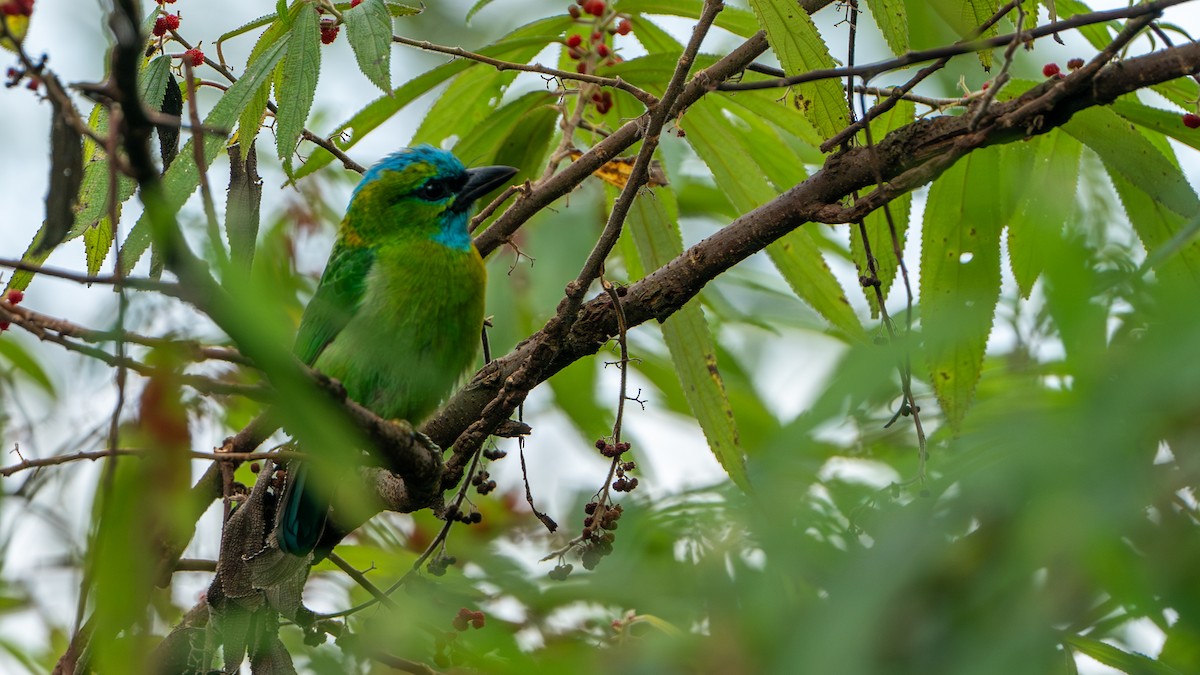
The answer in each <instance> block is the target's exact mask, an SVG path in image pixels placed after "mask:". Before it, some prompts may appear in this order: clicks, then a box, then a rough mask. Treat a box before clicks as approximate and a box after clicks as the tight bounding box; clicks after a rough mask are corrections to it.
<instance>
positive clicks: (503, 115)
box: [454, 91, 555, 164]
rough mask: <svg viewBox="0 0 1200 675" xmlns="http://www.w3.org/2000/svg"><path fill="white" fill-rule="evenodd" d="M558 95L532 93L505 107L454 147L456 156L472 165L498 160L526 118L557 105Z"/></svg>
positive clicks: (544, 92) (476, 127)
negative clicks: (516, 129) (539, 109)
mask: <svg viewBox="0 0 1200 675" xmlns="http://www.w3.org/2000/svg"><path fill="white" fill-rule="evenodd" d="M554 100H555V95H554V94H553V93H552V92H548V91H531V92H529V93H528V94H525V95H524V96H521V97H519V98H517V99H516V100H514V101H512V102H511V103H508V104H507V105H504V106H501V107H500V109H499V110H497V111H496V112H495V113H493V114H492V115H491V117H489V118H488V120H487V121H486V122H484V123H483V124H480V125H477V126H475V127H474V128H473V129H471V131H470V133H468V134H467V135H466V136H463V137H462V138H461V139H459V141H458V143H455V145H454V154H456V155H458V156H459V157H462V158H463V159H464V161H467V162H470V163H471V164H476V163H482V162H489V161H492V159H491V158H493V157H495V156H496V152H497V151H499V149H500V147H501V145H503V143H504V141H505V139H507V138H508V136H509V134H511V133H512V131H513V129H514V128H515V127H516V126H517V125H518V124H519V123H520V122H521V120H522V118H524V117H525V116H526V115H529V114H532V113H533V112H534V111H535V110H537V109H538V108H539V107H541V106H546V105H550V104H552V103H553V102H554Z"/></svg>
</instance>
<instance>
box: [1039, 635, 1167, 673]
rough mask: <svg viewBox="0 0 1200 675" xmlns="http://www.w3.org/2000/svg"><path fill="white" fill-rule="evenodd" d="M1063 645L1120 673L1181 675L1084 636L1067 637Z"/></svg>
mask: <svg viewBox="0 0 1200 675" xmlns="http://www.w3.org/2000/svg"><path fill="white" fill-rule="evenodd" d="M1063 643H1065V644H1067V645H1070V646H1071V647H1072V648H1073V649H1075V650H1076V651H1078V652H1080V653H1081V654H1087V655H1088V656H1090V657H1092V658H1093V659H1096V660H1097V661H1099V662H1100V663H1103V664H1104V665H1106V666H1108V667H1110V668H1116V669H1117V670H1119V671H1121V672H1122V673H1128V675H1182V673H1180V672H1179V671H1178V670H1175V669H1174V668H1172V667H1170V666H1168V665H1167V664H1165V663H1162V662H1160V661H1156V660H1154V659H1152V658H1150V657H1148V656H1144V655H1142V654H1134V653H1132V652H1127V651H1125V650H1123V649H1118V648H1116V647H1114V646H1112V645H1110V644H1108V643H1106V642H1101V641H1100V640H1097V639H1096V638H1093V637H1088V636H1086V635H1068V636H1066V637H1065V638H1064V639H1063Z"/></svg>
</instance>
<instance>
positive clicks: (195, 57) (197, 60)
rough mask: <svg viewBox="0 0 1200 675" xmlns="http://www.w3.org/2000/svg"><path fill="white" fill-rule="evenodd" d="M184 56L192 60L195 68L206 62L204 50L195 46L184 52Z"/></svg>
mask: <svg viewBox="0 0 1200 675" xmlns="http://www.w3.org/2000/svg"><path fill="white" fill-rule="evenodd" d="M183 58H185V59H188V61H190V62H191V64H192V67H193V68H195V67H197V66H199V65H201V64H202V63H204V52H202V51H200V50H199V49H196V48H195V47H193V48H192V49H189V50H187V51H186V52H184V53H183Z"/></svg>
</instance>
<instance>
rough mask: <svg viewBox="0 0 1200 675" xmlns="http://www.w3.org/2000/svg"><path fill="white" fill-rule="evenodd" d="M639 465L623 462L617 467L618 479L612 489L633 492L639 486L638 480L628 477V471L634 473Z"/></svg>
mask: <svg viewBox="0 0 1200 675" xmlns="http://www.w3.org/2000/svg"><path fill="white" fill-rule="evenodd" d="M635 468H637V465H636V464H634V463H633V462H623V463H621V464H618V465H617V479H616V480H615V481H613V484H612V489H614V490H616V491H617V492H632V491H633V490H635V489H636V488H637V486H638V479H637V478H634V477H633V476H626V475H625V472H626V471H633V470H634V469H635Z"/></svg>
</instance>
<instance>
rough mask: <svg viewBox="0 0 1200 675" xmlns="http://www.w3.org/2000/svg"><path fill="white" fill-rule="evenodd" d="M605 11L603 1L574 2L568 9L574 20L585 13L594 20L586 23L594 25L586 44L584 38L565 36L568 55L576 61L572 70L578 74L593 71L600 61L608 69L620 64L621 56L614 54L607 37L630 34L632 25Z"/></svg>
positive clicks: (580, 0) (581, 0)
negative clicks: (614, 23) (577, 62)
mask: <svg viewBox="0 0 1200 675" xmlns="http://www.w3.org/2000/svg"><path fill="white" fill-rule="evenodd" d="M608 9H609V8H608V4H607V3H605V2H604V0H577V2H576V4H574V5H571V6H569V7H567V12H568V13H569V14H570V15H571V17H572V18H574V19H580V18H581V17H582V16H583V15H584V14H585V13H586V14H591V15H592V16H594V17H596V18H595V19H590V20H588V21H589V22H591V23H592V26H593V29H592V33H591V39H589V40H587V41H586V42H585V40H584V36H583V35H581V34H578V33H576V34H573V35H570V36H568V37H567V39H566V41H565V43H564V44H566V46H567V56H569V57H571V59H573V60H575V61H579V64H578V65H577V66H575V70H576V71H578V72H580V73H590V72H592V71H593V70H595V69H596V66H597V65H598V64H599V63H601V62H603V63H604V65H606V66H611V65H613V64H614V63H618V62H620V61H621V57H620V56H617V55H616V54H615V53H613V47H612V45H610V44H609V43H608V42H607V40H608V37H607V36H611V35H629V33H630V32H631V31H633V25H632V24H630V23H629V19H625V18H622V19H620V20H617V18H618V15H617V14H615V13H612V12H609V11H608ZM615 20H616V25H615V26H614V25H613V22H614V21H615Z"/></svg>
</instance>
